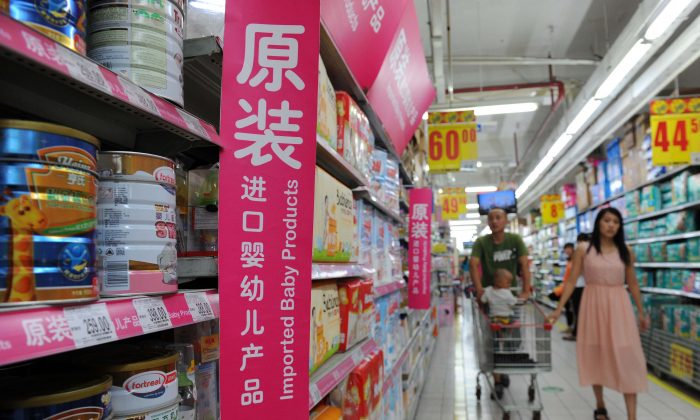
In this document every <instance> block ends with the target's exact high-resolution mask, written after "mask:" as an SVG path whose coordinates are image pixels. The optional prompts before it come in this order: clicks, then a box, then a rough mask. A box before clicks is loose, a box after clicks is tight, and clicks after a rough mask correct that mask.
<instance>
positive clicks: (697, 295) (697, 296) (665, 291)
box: [641, 287, 700, 299]
mask: <svg viewBox="0 0 700 420" xmlns="http://www.w3.org/2000/svg"><path fill="white" fill-rule="evenodd" d="M641 290H642V292H647V293H656V294H659V295H671V296H682V297H687V298H691V299H700V293H693V292H686V291H684V290H674V289H662V288H660V287H642V288H641Z"/></svg>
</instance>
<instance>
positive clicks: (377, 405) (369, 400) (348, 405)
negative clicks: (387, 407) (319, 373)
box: [330, 350, 384, 420]
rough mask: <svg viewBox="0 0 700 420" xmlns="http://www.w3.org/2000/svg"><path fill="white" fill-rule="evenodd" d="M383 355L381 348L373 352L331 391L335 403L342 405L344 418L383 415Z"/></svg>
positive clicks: (345, 419) (364, 419)
mask: <svg viewBox="0 0 700 420" xmlns="http://www.w3.org/2000/svg"><path fill="white" fill-rule="evenodd" d="M383 357H384V356H383V355H382V351H381V350H375V351H374V352H372V353H371V354H370V355H369V356H367V357H366V358H365V359H364V360H362V362H361V363H360V364H359V365H358V366H356V367H355V368H354V369H353V370H352V371H351V372H350V375H349V376H348V377H347V378H346V379H345V380H344V381H342V382H341V383H340V384H339V385H338V386H337V387H336V388H335V389H334V390H333V391H332V392H331V396H330V399H331V402H332V403H333V405H337V406H339V407H342V410H343V420H368V419H376V418H379V416H380V415H381V406H382V404H381V403H382V387H383V384H384V377H383V371H384V365H383Z"/></svg>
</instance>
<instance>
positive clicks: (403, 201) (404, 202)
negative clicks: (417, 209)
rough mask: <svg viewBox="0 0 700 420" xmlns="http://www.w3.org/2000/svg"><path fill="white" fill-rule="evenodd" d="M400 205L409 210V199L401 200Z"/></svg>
mask: <svg viewBox="0 0 700 420" xmlns="http://www.w3.org/2000/svg"><path fill="white" fill-rule="evenodd" d="M399 206H400V207H401V208H402V209H404V210H406V211H408V210H409V207H408V201H407V200H404V199H401V200H399Z"/></svg>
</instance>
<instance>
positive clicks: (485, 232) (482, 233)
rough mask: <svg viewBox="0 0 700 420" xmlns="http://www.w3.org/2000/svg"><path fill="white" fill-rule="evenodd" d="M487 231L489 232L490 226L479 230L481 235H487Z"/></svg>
mask: <svg viewBox="0 0 700 420" xmlns="http://www.w3.org/2000/svg"><path fill="white" fill-rule="evenodd" d="M489 233H491V228H490V227H488V226H486V227H485V228H484V230H482V231H481V236H484V235H488V234H489Z"/></svg>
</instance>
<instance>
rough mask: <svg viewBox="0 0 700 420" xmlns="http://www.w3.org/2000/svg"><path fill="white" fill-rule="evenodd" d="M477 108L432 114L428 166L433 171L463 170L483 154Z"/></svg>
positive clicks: (430, 117) (429, 129)
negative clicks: (480, 148)
mask: <svg viewBox="0 0 700 420" xmlns="http://www.w3.org/2000/svg"><path fill="white" fill-rule="evenodd" d="M476 128H477V127H476V117H475V116H474V112H473V111H460V112H431V113H429V114H428V166H429V167H430V170H431V171H432V172H450V171H459V169H460V167H461V166H462V162H463V161H476V160H477V159H478V157H479V151H478V146H477V142H476Z"/></svg>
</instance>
